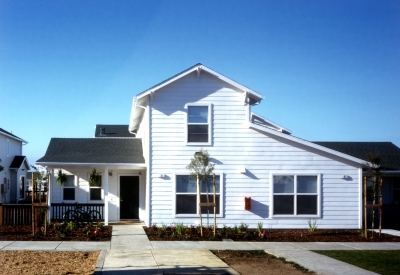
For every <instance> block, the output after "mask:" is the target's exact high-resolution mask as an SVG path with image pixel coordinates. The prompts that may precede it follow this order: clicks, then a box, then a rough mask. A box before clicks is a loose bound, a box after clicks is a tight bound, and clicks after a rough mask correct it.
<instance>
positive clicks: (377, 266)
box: [313, 250, 400, 275]
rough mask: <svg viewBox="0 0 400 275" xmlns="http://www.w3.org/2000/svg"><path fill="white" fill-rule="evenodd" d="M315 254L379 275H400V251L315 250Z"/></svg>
mask: <svg viewBox="0 0 400 275" xmlns="http://www.w3.org/2000/svg"><path fill="white" fill-rule="evenodd" d="M313 252H315V253H319V254H322V255H325V256H328V257H331V258H334V259H336V260H339V261H342V262H346V263H349V264H352V265H355V266H358V267H360V268H363V269H366V270H369V271H372V272H376V273H379V274H383V275H395V274H400V250H362V251H359V250H315V251H313Z"/></svg>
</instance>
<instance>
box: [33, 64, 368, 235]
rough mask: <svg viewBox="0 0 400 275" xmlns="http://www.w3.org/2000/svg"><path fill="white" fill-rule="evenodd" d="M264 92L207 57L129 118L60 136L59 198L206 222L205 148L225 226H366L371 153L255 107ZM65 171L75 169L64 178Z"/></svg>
mask: <svg viewBox="0 0 400 275" xmlns="http://www.w3.org/2000/svg"><path fill="white" fill-rule="evenodd" d="M262 99H263V96H262V95H261V94H259V93H258V92H256V91H253V90H252V89H250V88H248V87H246V86H244V85H242V84H240V83H238V82H236V81H234V80H232V79H230V78H228V77H226V76H224V75H222V74H220V73H218V72H216V71H214V70H212V69H210V68H208V67H206V66H204V65H202V64H197V65H195V66H193V67H191V68H189V69H187V70H185V71H183V72H181V73H179V74H177V75H175V76H173V77H171V78H169V79H167V80H165V81H163V82H161V83H159V84H157V85H155V86H153V87H151V88H149V89H148V90H146V91H144V92H142V93H140V94H138V95H137V96H136V97H134V100H133V105H132V111H131V117H130V120H129V126H128V125H97V127H96V133H95V138H68V139H67V138H53V139H51V141H50V144H49V147H48V149H47V152H46V154H45V156H44V157H43V158H41V159H39V160H38V161H37V163H38V164H40V165H43V166H48V168H50V169H52V174H53V177H52V179H51V190H50V193H51V194H50V198H51V199H50V201H51V202H53V203H61V202H64V203H68V202H73V203H74V202H79V203H96V202H97V203H105V205H104V219H105V222H106V223H108V222H109V221H119V220H123V219H140V220H143V221H144V222H145V224H146V225H147V226H149V225H151V224H152V223H159V224H160V223H165V224H171V223H173V222H184V223H187V224H193V223H199V204H198V203H199V202H198V201H197V196H196V192H197V191H196V181H195V180H193V179H191V178H190V177H189V171H188V170H187V168H186V167H187V165H188V164H189V162H190V159H191V157H192V156H193V155H194V154H195V153H196V152H198V151H200V150H201V149H203V150H207V151H208V153H209V154H210V157H211V161H212V162H213V163H214V164H215V171H214V172H215V174H216V184H217V188H216V193H217V195H216V197H217V200H216V202H217V223H218V224H219V225H220V226H221V225H222V224H227V225H234V224H239V223H240V222H245V223H247V224H249V225H250V227H256V226H257V223H258V222H260V221H262V222H263V224H264V226H266V227H267V228H307V227H308V225H307V220H310V219H316V220H318V222H319V227H320V228H361V226H362V165H363V163H365V160H363V159H361V158H358V157H354V156H351V155H349V154H345V153H342V152H340V151H337V150H333V149H330V148H328V147H326V146H323V145H320V144H317V143H312V142H309V141H306V140H304V139H301V138H298V137H295V136H292V135H291V131H290V130H288V129H286V128H284V127H282V126H280V125H278V124H276V123H274V122H272V121H270V120H268V119H266V118H264V117H262V116H260V115H257V114H255V113H254V112H252V110H251V108H252V106H254V105H257V104H260V103H261V101H262ZM93 168H96V169H97V171H99V172H100V173H101V176H102V181H101V183H100V184H97V185H96V186H91V185H89V183H88V179H89V175H90V173H91V171H92V169H93ZM59 169H61V170H62V171H63V172H64V173H66V174H67V176H68V182H67V183H65V184H63V185H62V186H60V185H57V184H56V182H55V176H56V174H57V172H58V170H59ZM205 196H206V190H205V187H204V185H202V187H201V199H202V200H203V199H204V198H205ZM246 197H247V198H249V197H251V208H250V209H247V210H245V207H244V206H245V198H246ZM202 212H203V211H202Z"/></svg>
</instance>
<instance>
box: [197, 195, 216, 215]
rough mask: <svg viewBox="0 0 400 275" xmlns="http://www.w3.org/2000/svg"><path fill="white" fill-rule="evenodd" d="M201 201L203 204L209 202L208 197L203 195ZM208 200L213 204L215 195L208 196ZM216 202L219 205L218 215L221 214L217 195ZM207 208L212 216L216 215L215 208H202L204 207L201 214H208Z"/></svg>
mask: <svg viewBox="0 0 400 275" xmlns="http://www.w3.org/2000/svg"><path fill="white" fill-rule="evenodd" d="M200 200H201V202H207V195H201V196H200ZM208 200H209V202H213V200H214V195H208ZM215 201H216V203H217V214H219V195H216V196H215ZM207 208H208V210H209V211H210V212H209V213H210V215H214V206H209V207H207V206H202V207H201V213H202V214H207Z"/></svg>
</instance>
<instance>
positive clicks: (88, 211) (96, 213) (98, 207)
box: [51, 203, 104, 222]
mask: <svg viewBox="0 0 400 275" xmlns="http://www.w3.org/2000/svg"><path fill="white" fill-rule="evenodd" d="M51 219H52V220H53V221H54V220H59V221H62V220H78V221H84V222H88V221H90V222H95V221H104V203H52V204H51Z"/></svg>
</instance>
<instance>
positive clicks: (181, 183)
mask: <svg viewBox="0 0 400 275" xmlns="http://www.w3.org/2000/svg"><path fill="white" fill-rule="evenodd" d="M176 192H177V193H197V180H196V179H195V178H192V177H189V176H188V175H184V176H182V175H177V176H176Z"/></svg>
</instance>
